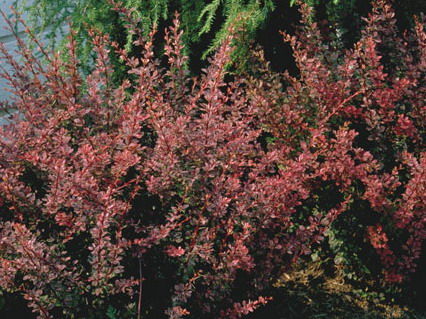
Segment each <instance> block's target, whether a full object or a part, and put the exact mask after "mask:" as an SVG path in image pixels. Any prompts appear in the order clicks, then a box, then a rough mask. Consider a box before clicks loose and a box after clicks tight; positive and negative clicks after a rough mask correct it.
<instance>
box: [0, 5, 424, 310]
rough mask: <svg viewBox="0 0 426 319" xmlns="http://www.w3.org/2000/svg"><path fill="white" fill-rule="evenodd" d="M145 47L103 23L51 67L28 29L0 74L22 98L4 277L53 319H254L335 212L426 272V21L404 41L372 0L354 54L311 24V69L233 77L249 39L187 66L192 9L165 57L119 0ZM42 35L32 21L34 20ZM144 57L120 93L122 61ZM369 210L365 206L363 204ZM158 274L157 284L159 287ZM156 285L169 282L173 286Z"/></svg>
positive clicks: (386, 252)
mask: <svg viewBox="0 0 426 319" xmlns="http://www.w3.org/2000/svg"><path fill="white" fill-rule="evenodd" d="M116 10H117V11H118V12H119V13H120V14H121V15H122V17H123V19H125V21H126V25H127V27H128V28H129V32H131V33H132V34H135V38H136V39H137V40H136V41H135V43H134V45H135V46H136V47H137V48H138V52H137V54H136V56H131V55H129V54H128V53H127V52H126V51H125V50H124V49H122V48H120V46H119V45H118V44H117V43H114V42H112V41H110V40H109V38H108V36H107V35H102V34H99V33H98V32H96V31H95V30H91V31H90V34H91V38H92V41H93V46H94V48H95V53H96V55H97V60H96V64H95V65H94V67H93V71H92V72H91V74H90V75H89V76H88V77H87V78H84V79H83V78H82V77H81V74H80V72H79V60H78V57H77V56H76V53H75V52H76V44H75V40H74V39H73V34H72V33H71V35H70V41H69V47H68V49H69V50H68V54H67V56H66V57H61V56H59V55H57V54H49V52H46V51H45V50H44V49H43V47H42V46H41V45H39V42H37V40H36V39H34V38H32V37H30V38H32V42H33V45H32V46H30V47H33V46H36V47H38V48H39V50H40V51H41V53H42V54H43V56H44V60H45V61H46V62H44V63H43V62H41V61H40V59H38V58H36V57H35V56H34V54H33V51H32V49H30V47H28V46H27V45H26V43H25V42H24V41H22V40H19V39H18V44H19V46H20V50H19V53H20V54H21V58H22V59H21V60H20V61H16V60H15V59H14V58H13V57H12V55H11V54H9V53H8V52H7V51H6V50H5V49H4V47H0V51H1V54H2V59H3V61H4V62H7V63H8V64H10V66H11V67H12V68H13V72H12V73H11V72H5V71H3V72H2V77H3V78H4V79H5V80H7V81H8V82H9V84H10V87H11V92H12V93H13V95H14V99H13V103H11V104H10V105H9V108H10V107H13V108H15V109H16V112H15V113H14V114H15V115H14V117H13V119H12V120H11V121H10V124H8V125H5V126H3V127H1V128H0V150H1V152H0V175H1V180H0V208H1V215H0V232H1V233H0V287H2V289H4V290H6V291H9V292H20V293H22V295H23V297H24V298H25V299H26V300H27V301H28V304H29V306H30V307H31V308H32V309H33V310H34V311H35V312H37V313H38V315H39V318H101V317H105V316H107V317H110V318H114V317H120V318H126V317H132V318H134V317H136V316H137V317H138V318H148V317H155V318H159V317H161V315H158V311H159V309H153V307H155V306H156V305H157V306H158V304H159V303H155V301H153V298H152V296H151V294H153V293H154V291H155V290H156V289H157V287H155V286H156V285H160V284H162V285H165V287H166V288H165V289H163V292H164V293H163V294H161V295H160V296H159V297H160V298H161V299H162V300H163V301H162V303H161V304H162V305H163V306H164V309H160V311H161V312H160V313H161V314H162V315H163V316H168V317H169V318H181V317H184V316H187V317H190V318H199V317H200V316H205V317H206V318H240V317H242V316H244V315H246V314H248V313H250V312H253V311H254V310H255V309H256V308H257V307H259V306H261V305H264V304H266V303H267V302H268V301H269V300H270V299H271V298H270V297H269V296H270V292H271V289H272V283H274V282H275V280H276V279H277V278H278V277H279V276H280V275H281V274H282V273H283V272H284V271H286V270H287V269H288V268H289V267H291V266H292V265H294V264H295V263H297V262H298V261H299V260H300V259H301V258H303V257H304V256H309V255H310V254H312V252H313V251H314V250H315V249H316V248H317V247H318V245H319V244H320V243H321V242H322V240H323V239H324V236H326V233H327V231H328V230H329V229H330V227H331V226H332V224H333V222H334V221H336V219H338V218H340V217H341V216H342V215H345V214H356V209H357V207H364V208H365V207H368V210H369V212H371V214H374V215H375V216H376V217H377V218H376V220H375V223H371V224H370V225H368V227H365V229H364V235H365V238H366V239H369V240H370V241H371V244H372V246H373V247H374V248H375V249H376V251H377V253H378V255H379V256H380V258H381V261H382V263H383V272H384V275H385V277H386V278H387V279H388V280H390V281H401V280H403V279H404V278H405V277H406V276H407V275H408V274H409V273H410V272H412V271H414V270H415V261H416V260H417V259H418V257H419V256H420V253H421V247H422V243H423V240H424V238H425V235H426V233H425V228H424V222H425V202H426V200H425V194H426V192H425V181H426V178H425V164H426V154H425V152H424V148H423V147H424V133H425V131H424V129H425V122H424V118H425V111H426V108H425V105H424V101H425V100H426V99H425V97H426V96H425V95H426V90H425V82H424V81H425V68H426V34H425V31H424V29H423V24H422V22H421V20H420V18H419V19H418V21H417V24H416V29H415V30H414V31H413V32H412V33H410V34H407V35H406V36H405V37H399V36H398V34H397V32H396V29H395V21H394V18H393V11H392V9H391V7H390V6H389V4H388V2H387V1H384V0H377V1H374V2H373V12H372V13H371V15H370V16H369V17H368V18H367V20H366V21H367V25H366V28H365V30H364V32H363V36H362V38H361V40H360V41H359V42H358V43H357V44H356V45H355V47H354V48H353V49H352V50H350V51H346V52H344V51H342V50H341V49H340V48H339V46H338V45H335V44H334V43H324V42H323V41H322V39H321V34H320V32H319V30H318V28H317V26H316V24H315V23H313V22H312V21H311V20H312V19H311V18H310V17H311V13H310V9H309V8H308V7H307V6H304V5H302V6H301V13H302V23H303V25H304V27H303V28H302V29H301V30H299V32H298V33H297V34H296V35H295V36H290V35H285V41H288V42H289V43H290V44H291V46H292V48H293V50H294V57H295V60H296V63H297V65H298V68H299V71H300V74H299V75H298V76H297V77H291V76H290V75H288V74H286V73H284V74H274V73H272V72H270V71H269V70H268V64H267V63H265V62H264V59H263V58H262V55H261V54H260V53H257V54H256V55H255V58H254V59H253V63H251V65H253V70H252V72H251V75H247V76H238V75H236V74H229V73H228V70H229V69H230V54H231V52H232V36H229V37H228V38H226V40H225V41H224V42H223V43H222V45H221V47H220V48H219V49H218V51H217V52H216V54H215V55H214V56H213V57H212V58H211V59H210V61H209V66H208V67H207V68H206V69H205V70H204V72H203V74H202V75H201V76H200V77H198V78H190V77H189V76H188V74H187V72H186V71H185V65H186V64H187V63H186V62H187V57H186V56H185V55H184V54H183V45H182V42H181V38H182V32H181V31H180V30H179V19H178V18H176V19H175V21H174V24H173V26H172V27H171V28H169V29H168V30H167V31H166V33H165V43H166V45H165V50H164V55H165V58H166V60H167V66H164V63H160V62H159V61H158V60H156V58H155V56H154V53H153V47H154V44H153V41H152V39H153V36H154V33H153V32H152V33H151V35H150V37H147V38H146V37H144V36H143V34H144V33H143V32H141V31H140V28H139V27H138V23H139V22H138V21H137V20H135V19H134V18H133V16H132V14H131V12H129V11H128V10H126V9H123V8H122V7H119V6H117V8H116ZM28 32H29V33H31V32H30V31H28ZM113 54H116V55H117V56H118V57H119V58H120V59H121V61H122V62H123V64H125V66H126V67H127V69H128V79H126V80H125V81H123V82H122V83H121V85H119V86H116V85H114V84H113V82H112V79H111V74H112V71H113V70H112V66H111V65H112V64H111V63H110V56H111V55H113ZM360 203H362V206H357V205H360ZM153 287H154V288H153ZM157 290H158V289H157Z"/></svg>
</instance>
